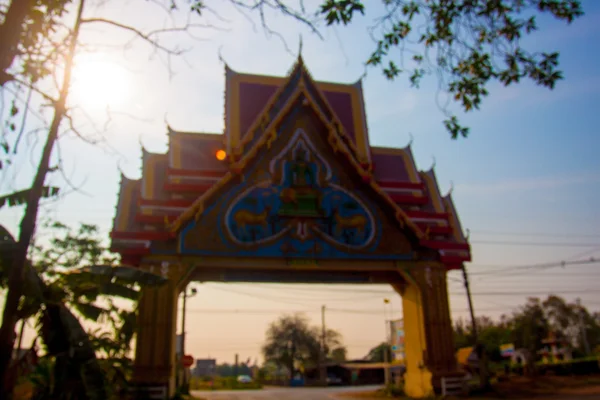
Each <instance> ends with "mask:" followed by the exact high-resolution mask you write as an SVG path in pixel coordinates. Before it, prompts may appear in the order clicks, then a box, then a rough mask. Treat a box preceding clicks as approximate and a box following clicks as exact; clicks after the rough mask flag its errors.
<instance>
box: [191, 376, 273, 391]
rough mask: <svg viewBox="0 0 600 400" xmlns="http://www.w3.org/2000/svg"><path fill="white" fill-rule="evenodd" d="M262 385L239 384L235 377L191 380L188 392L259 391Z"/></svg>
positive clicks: (252, 383)
mask: <svg viewBox="0 0 600 400" xmlns="http://www.w3.org/2000/svg"><path fill="white" fill-rule="evenodd" d="M259 389H262V385H261V384H260V383H258V382H250V383H240V382H238V381H237V379H236V378H235V377H215V378H214V379H212V381H211V380H210V379H207V378H192V380H191V381H190V390H202V391H213V390H259Z"/></svg>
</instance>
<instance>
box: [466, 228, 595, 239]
mask: <svg viewBox="0 0 600 400" xmlns="http://www.w3.org/2000/svg"><path fill="white" fill-rule="evenodd" d="M469 232H470V233H473V234H480V235H498V236H503V235H504V236H536V237H549V238H588V239H594V238H600V234H571V233H546V232H529V233H526V232H506V231H490V230H480V229H476V230H469Z"/></svg>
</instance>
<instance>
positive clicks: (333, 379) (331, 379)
mask: <svg viewBox="0 0 600 400" xmlns="http://www.w3.org/2000/svg"><path fill="white" fill-rule="evenodd" d="M341 384H342V378H340V377H338V376H335V375H328V376H327V385H341Z"/></svg>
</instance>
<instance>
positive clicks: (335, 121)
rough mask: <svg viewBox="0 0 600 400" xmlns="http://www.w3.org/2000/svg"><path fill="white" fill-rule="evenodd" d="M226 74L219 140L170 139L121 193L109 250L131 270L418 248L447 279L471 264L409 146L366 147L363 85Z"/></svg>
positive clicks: (299, 71) (299, 70)
mask: <svg viewBox="0 0 600 400" xmlns="http://www.w3.org/2000/svg"><path fill="white" fill-rule="evenodd" d="M226 71H227V74H228V78H227V82H226V85H227V89H226V112H225V119H226V125H225V126H226V130H225V132H224V134H207V133H193V132H181V131H176V130H173V129H171V128H168V134H169V149H168V152H167V153H166V154H150V153H147V152H146V151H144V150H143V151H142V159H143V162H142V165H143V167H142V178H141V179H140V180H138V181H129V180H127V179H124V180H123V182H122V185H121V191H120V193H119V201H118V204H117V216H116V218H115V224H114V227H113V231H112V232H111V237H112V239H113V240H112V247H113V249H114V250H115V251H118V252H119V253H120V254H121V255H122V256H123V257H125V258H127V259H128V260H130V262H131V263H132V264H136V263H139V262H140V260H141V259H142V258H143V257H145V256H146V255H148V254H163V253H164V254H167V253H168V254H174V253H179V254H184V253H187V254H190V253H198V254H207V255H208V254H212V255H222V256H230V255H238V256H239V255H242V256H270V257H306V256H310V257H311V258H316V257H330V258H356V259H361V258H362V259H377V258H379V259H385V258H387V259H406V258H411V257H412V253H413V252H414V250H415V249H416V251H417V252H419V253H420V257H419V259H421V260H431V259H433V258H435V259H436V260H440V261H442V262H443V263H444V264H446V266H447V267H448V268H459V267H460V266H461V265H462V263H463V262H464V261H469V260H470V247H469V244H468V240H467V239H465V237H464V236H463V235H462V229H461V227H460V220H459V217H458V214H457V213H456V210H455V209H454V205H453V204H452V200H451V198H450V196H446V197H441V196H440V192H439V187H438V183H437V180H436V178H435V174H434V173H433V171H429V172H426V173H425V172H419V171H418V169H417V167H416V165H415V161H414V158H413V156H412V151H411V147H410V145H409V146H408V147H406V148H404V149H393V148H382V147H370V146H369V144H368V139H367V138H366V120H365V118H364V106H363V105H362V88H361V87H360V82H359V83H357V84H355V85H343V84H336V83H325V82H315V81H313V80H312V78H311V76H310V74H309V73H308V71H307V70H306V68H305V67H304V65H303V63H302V60H301V59H299V60H298V62H297V63H296V64H295V66H294V68H293V70H292V72H291V74H290V76H289V77H288V78H277V77H265V76H258V75H248V74H237V73H235V72H233V71H231V70H229V69H228V68H227V69H226ZM257 90H259V91H260V90H262V91H263V92H264V93H262V95H261V96H256V94H257V93H258V92H257ZM252 102H255V103H256V104H252V107H249V104H250V103H252ZM259 110H260V111H259ZM361 137H362V139H361ZM223 149H228V151H227V153H225V152H224V151H223ZM233 149H237V150H235V151H234V150H233ZM226 155H229V158H228V159H225V160H224V159H223V158H224V156H226ZM365 158H366V159H368V162H363V161H364V160H365ZM383 232H385V235H384V234H383ZM176 238H177V240H176ZM165 252H166V253H165ZM423 254H425V255H424V256H423ZM135 260H137V261H135Z"/></svg>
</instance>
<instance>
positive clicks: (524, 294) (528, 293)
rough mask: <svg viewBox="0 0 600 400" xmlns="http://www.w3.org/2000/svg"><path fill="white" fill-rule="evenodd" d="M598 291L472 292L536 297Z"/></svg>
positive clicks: (596, 290)
mask: <svg viewBox="0 0 600 400" xmlns="http://www.w3.org/2000/svg"><path fill="white" fill-rule="evenodd" d="M599 292H600V289H587V290H583V289H582V290H544V291H538V292H490V291H486V292H474V293H472V295H473V296H537V295H551V294H581V293H599Z"/></svg>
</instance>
